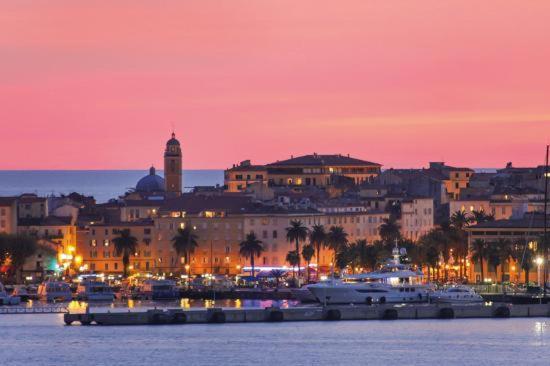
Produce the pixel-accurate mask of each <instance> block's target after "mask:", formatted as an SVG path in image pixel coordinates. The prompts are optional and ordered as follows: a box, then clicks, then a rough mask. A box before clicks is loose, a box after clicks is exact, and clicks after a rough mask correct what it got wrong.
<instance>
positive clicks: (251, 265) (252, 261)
mask: <svg viewBox="0 0 550 366" xmlns="http://www.w3.org/2000/svg"><path fill="white" fill-rule="evenodd" d="M250 267H252V278H254V254H252V255H251V256H250Z"/></svg>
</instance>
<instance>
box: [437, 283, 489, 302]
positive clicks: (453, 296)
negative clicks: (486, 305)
mask: <svg viewBox="0 0 550 366" xmlns="http://www.w3.org/2000/svg"><path fill="white" fill-rule="evenodd" d="M429 296H430V301H431V302H436V303H480V302H483V301H484V300H483V297H481V295H479V294H478V293H476V292H475V291H474V289H472V288H471V287H468V286H449V287H445V288H443V289H441V290H436V291H434V292H432V293H430V294H429Z"/></svg>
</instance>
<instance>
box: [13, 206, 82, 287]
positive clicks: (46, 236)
mask: <svg viewBox="0 0 550 366" xmlns="http://www.w3.org/2000/svg"><path fill="white" fill-rule="evenodd" d="M17 231H18V233H19V234H25V235H29V236H32V237H34V238H36V239H37V241H38V244H40V245H39V248H38V251H37V252H36V253H35V254H34V255H33V256H31V257H30V258H28V259H27V260H26V262H25V265H24V266H23V274H24V276H26V277H32V278H33V279H40V278H42V276H43V275H44V273H45V272H48V271H50V272H52V273H53V271H66V273H67V274H68V273H69V272H70V271H71V270H74V268H70V266H71V265H72V264H73V263H74V262H75V259H76V250H77V232H76V225H75V222H74V220H73V218H72V217H56V216H46V217H44V218H25V219H19V222H18V227H17Z"/></svg>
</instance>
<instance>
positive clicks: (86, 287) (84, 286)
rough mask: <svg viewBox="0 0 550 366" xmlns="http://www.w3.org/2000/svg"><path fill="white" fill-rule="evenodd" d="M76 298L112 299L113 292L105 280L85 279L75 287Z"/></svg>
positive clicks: (85, 299)
mask: <svg viewBox="0 0 550 366" xmlns="http://www.w3.org/2000/svg"><path fill="white" fill-rule="evenodd" d="M76 298H77V299H78V300H83V301H113V300H114V299H115V293H114V292H113V290H112V289H111V287H109V286H108V285H107V284H106V283H105V282H101V281H93V280H85V281H82V282H80V284H79V285H78V287H77V288H76Z"/></svg>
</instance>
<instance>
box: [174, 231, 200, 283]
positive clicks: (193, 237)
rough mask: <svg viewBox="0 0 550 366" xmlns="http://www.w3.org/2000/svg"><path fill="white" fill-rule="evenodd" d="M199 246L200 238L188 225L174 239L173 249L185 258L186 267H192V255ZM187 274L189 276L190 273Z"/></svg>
mask: <svg viewBox="0 0 550 366" xmlns="http://www.w3.org/2000/svg"><path fill="white" fill-rule="evenodd" d="M198 246H199V243H198V236H197V234H195V233H194V232H193V230H192V229H191V227H190V226H188V225H186V226H185V228H184V229H178V232H177V234H176V235H175V236H174V237H173V238H172V247H173V248H174V250H175V251H176V253H178V256H180V257H181V256H183V257H184V258H185V264H186V265H190V262H191V254H192V253H194V252H195V248H197V247H198ZM189 272H191V267H189ZM186 274H187V275H189V274H190V273H186Z"/></svg>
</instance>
